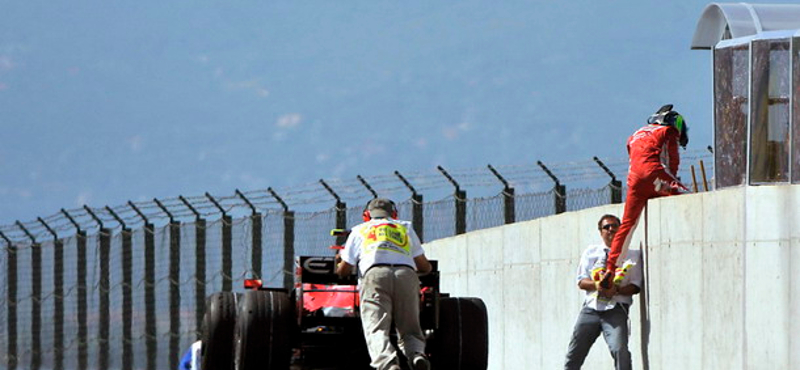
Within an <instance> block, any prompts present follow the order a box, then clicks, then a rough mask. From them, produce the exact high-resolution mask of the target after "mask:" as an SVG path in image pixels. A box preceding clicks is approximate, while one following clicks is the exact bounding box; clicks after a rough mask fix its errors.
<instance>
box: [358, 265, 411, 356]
mask: <svg viewBox="0 0 800 370" xmlns="http://www.w3.org/2000/svg"><path fill="white" fill-rule="evenodd" d="M392 319H394V324H395V327H396V328H397V344H398V346H399V347H400V350H402V351H403V354H404V355H405V356H406V357H407V358H409V359H411V358H413V356H414V354H417V353H423V352H424V351H425V337H424V336H423V334H422V329H421V327H420V324H419V278H418V277H417V273H416V271H414V269H412V268H411V267H408V266H374V267H372V268H370V269H369V270H368V271H367V273H366V274H364V277H363V278H362V281H361V322H362V325H363V327H364V337H365V338H366V342H367V347H368V349H369V356H370V358H371V359H372V363H371V364H370V365H372V367H374V368H376V369H378V370H384V369H388V368H389V367H390V366H391V365H393V364H399V362H398V360H397V352H396V351H395V349H394V347H392V344H391V343H390V342H389V334H390V330H391V327H392Z"/></svg>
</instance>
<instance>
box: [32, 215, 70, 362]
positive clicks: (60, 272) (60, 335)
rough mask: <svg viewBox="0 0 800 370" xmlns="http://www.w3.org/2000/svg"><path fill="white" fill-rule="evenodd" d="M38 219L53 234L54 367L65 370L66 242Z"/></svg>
mask: <svg viewBox="0 0 800 370" xmlns="http://www.w3.org/2000/svg"><path fill="white" fill-rule="evenodd" d="M37 220H39V223H40V224H42V226H44V228H45V229H47V232H49V233H50V235H52V236H53V303H54V307H53V309H54V311H55V312H53V369H54V370H64V242H63V241H62V240H61V239H59V238H58V234H56V232H55V231H54V230H53V228H51V227H50V225H48V224H47V222H44V220H43V219H42V218H41V217H37Z"/></svg>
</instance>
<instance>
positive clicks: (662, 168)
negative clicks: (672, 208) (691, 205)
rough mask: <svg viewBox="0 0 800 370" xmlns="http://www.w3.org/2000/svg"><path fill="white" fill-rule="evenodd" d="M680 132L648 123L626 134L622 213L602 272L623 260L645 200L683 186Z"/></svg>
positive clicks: (612, 268) (678, 191)
mask: <svg viewBox="0 0 800 370" xmlns="http://www.w3.org/2000/svg"><path fill="white" fill-rule="evenodd" d="M679 139H680V132H678V130H677V129H676V128H675V127H673V126H662V125H657V124H650V125H647V126H645V127H642V128H640V129H639V130H638V131H636V132H634V133H633V135H631V137H630V138H628V156H629V157H630V168H629V169H628V195H627V199H626V200H625V213H624V214H623V217H622V225H621V226H620V228H619V230H618V231H617V234H616V235H615V236H614V240H613V241H612V242H611V250H610V251H609V253H608V260H607V261H606V273H607V274H608V273H611V274H612V275H613V273H614V270H615V267H616V264H617V261H624V260H625V255H626V254H628V245H629V244H630V241H631V240H630V237H631V235H633V231H634V230H636V225H637V223H638V221H639V215H640V214H641V213H642V209H643V208H644V206H645V205H646V204H647V200H648V199H651V198H657V197H660V196H664V195H672V194H678V193H681V192H685V191H686V187H684V186H683V185H681V183H680V181H678V177H677V175H676V174H677V173H678V163H679V162H680V159H679V158H678V140H679Z"/></svg>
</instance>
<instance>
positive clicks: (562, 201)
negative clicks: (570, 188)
mask: <svg viewBox="0 0 800 370" xmlns="http://www.w3.org/2000/svg"><path fill="white" fill-rule="evenodd" d="M536 164H538V165H539V167H541V168H542V169H543V170H544V172H545V173H547V175H548V176H550V178H551V179H553V182H555V183H556V184H555V186H554V187H553V197H554V199H553V200H554V203H555V208H556V214H559V213H564V212H566V211H567V187H566V186H564V185H561V182H559V181H558V178H557V177H556V176H555V175H553V173H552V172H550V169H548V168H547V166H545V165H544V163H542V161H536Z"/></svg>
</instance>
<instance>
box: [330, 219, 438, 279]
mask: <svg viewBox="0 0 800 370" xmlns="http://www.w3.org/2000/svg"><path fill="white" fill-rule="evenodd" d="M424 253H425V251H424V250H423V249H422V243H421V242H420V241H419V237H418V236H417V233H415V232H414V229H413V228H412V227H411V222H408V221H401V220H390V219H385V218H378V219H374V220H371V221H368V222H364V223H362V224H360V225H358V226H356V227H354V228H353V229H352V230H350V235H349V236H348V237H347V241H346V242H345V243H344V250H343V251H342V253H341V256H342V261H344V262H347V263H349V264H351V265H353V266H356V265H358V270H359V272H360V275H361V276H363V275H364V273H366V272H367V270H369V268H370V267H372V266H373V265H376V264H393V265H408V266H410V267H411V268H415V266H416V264H415V263H414V257H417V256H421V255H422V254H424Z"/></svg>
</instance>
